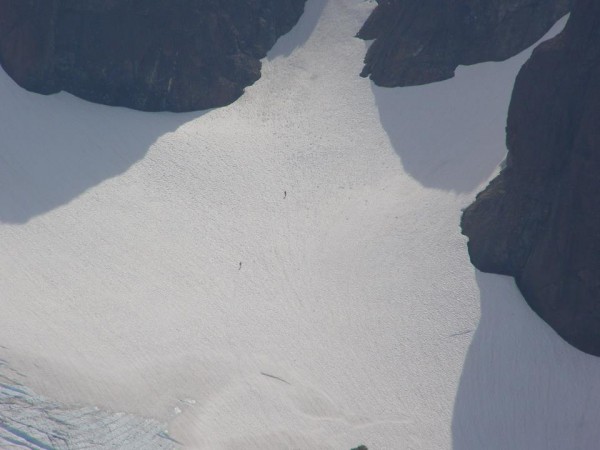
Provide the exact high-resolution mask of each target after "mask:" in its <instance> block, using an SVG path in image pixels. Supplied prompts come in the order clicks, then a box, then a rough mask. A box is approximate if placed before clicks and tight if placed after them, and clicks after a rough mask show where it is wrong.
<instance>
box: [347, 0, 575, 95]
mask: <svg viewBox="0 0 600 450" xmlns="http://www.w3.org/2000/svg"><path fill="white" fill-rule="evenodd" d="M378 3H379V4H378V6H377V7H376V8H375V10H374V11H373V13H372V15H371V16H370V17H369V19H368V20H367V22H366V23H365V24H364V26H363V27H362V29H361V30H360V31H359V33H358V37H360V38H362V39H366V40H371V39H375V42H373V44H372V45H371V47H370V48H369V50H368V52H367V56H366V58H365V67H364V69H363V71H362V73H361V75H362V76H365V77H366V76H370V77H371V79H372V80H373V81H374V82H375V83H376V84H378V85H380V86H389V87H391V86H410V85H418V84H426V83H431V82H434V81H441V80H445V79H448V78H451V77H453V76H454V70H455V69H456V67H457V66H459V65H461V64H463V65H469V64H475V63H479V62H483V61H501V60H504V59H507V58H509V57H511V56H513V55H515V54H517V53H519V52H520V51H521V50H524V49H525V48H527V47H529V46H530V45H532V44H533V43H535V42H536V41H537V40H538V39H540V38H541V37H542V36H543V35H544V34H545V33H546V31H548V29H549V28H550V27H551V26H552V25H553V24H554V23H556V21H557V20H558V19H559V18H560V17H562V16H563V15H564V14H565V13H567V12H568V10H569V6H570V0H454V1H448V0H378Z"/></svg>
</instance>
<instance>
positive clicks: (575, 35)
mask: <svg viewBox="0 0 600 450" xmlns="http://www.w3.org/2000/svg"><path fill="white" fill-rule="evenodd" d="M599 123H600V3H598V2H596V1H595V0H577V1H576V2H575V5H574V8H573V12H572V14H571V17H570V19H569V22H568V24H567V26H566V28H565V30H564V31H563V32H562V33H561V34H560V35H559V36H557V37H556V38H554V39H552V40H550V41H548V42H546V43H544V44H542V45H540V46H539V47H538V48H537V49H536V50H535V51H534V53H533V55H532V57H531V59H530V60H529V61H528V62H527V63H526V64H525V66H524V67H523V68H522V70H521V72H520V73H519V76H518V78H517V81H516V84H515V88H514V92H513V96H512V100H511V105H510V110H509V116H508V125H507V146H508V149H509V153H508V158H507V165H506V168H505V169H504V170H503V171H502V172H501V174H500V175H499V176H498V177H497V178H496V179H495V180H493V181H492V182H491V183H490V185H489V186H488V187H487V189H486V190H485V191H484V192H482V193H481V194H479V195H478V197H477V200H476V201H475V203H474V204H473V205H471V206H470V207H469V208H468V209H467V210H466V211H465V213H464V216H463V220H462V228H463V232H464V234H466V235H467V236H468V237H469V252H470V255H471V260H472V262H473V264H474V265H475V266H476V267H478V268H479V269H481V270H483V271H486V272H495V273H501V274H506V275H511V276H514V277H515V279H516V282H517V284H518V286H519V288H520V290H521V291H522V293H523V295H524V297H525V299H526V300H527V301H528V303H529V304H530V305H531V307H532V308H533V309H534V310H535V311H536V312H537V313H538V314H539V315H540V316H541V317H542V318H543V319H544V320H545V321H546V322H547V323H548V324H549V325H550V326H552V327H553V328H554V329H555V330H556V331H557V332H558V333H559V334H560V335H561V336H562V337H563V338H564V339H565V340H566V341H568V342H570V343H571V344H573V345H574V346H575V347H577V348H579V349H581V350H583V351H585V352H588V353H591V354H594V355H598V356H600V197H599V196H598V192H600V178H599V177H598V173H600V151H599V150H600V128H599V127H598V124H599Z"/></svg>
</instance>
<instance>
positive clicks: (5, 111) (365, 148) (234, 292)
mask: <svg viewBox="0 0 600 450" xmlns="http://www.w3.org/2000/svg"><path fill="white" fill-rule="evenodd" d="M373 6H374V3H373V2H365V1H362V0H329V1H328V2H324V1H317V0H309V1H308V4H307V12H306V14H305V15H304V17H303V18H302V19H301V22H300V23H299V25H298V26H297V27H296V28H295V29H294V30H292V32H291V33H290V34H288V35H286V36H284V37H282V38H281V39H280V40H279V42H278V43H277V45H276V47H275V48H274V49H273V50H272V52H271V53H270V54H269V56H268V57H267V58H266V59H265V61H264V68H263V77H262V79H261V80H260V81H259V82H257V83H256V84H255V85H254V86H252V87H250V88H248V89H247V92H246V94H245V95H244V96H243V97H242V98H241V99H240V100H239V101H237V102H236V103H234V104H233V105H231V106H228V107H226V108H222V109H218V110H210V111H205V112H202V113H194V114H180V115H176V114H168V113H165V114H145V113H139V112H134V111H129V110H124V109H119V108H108V107H103V106H98V105H92V104H89V103H86V102H83V101H81V100H78V99H75V98H73V97H72V96H70V95H67V94H59V95H55V96H51V97H42V96H38V95H34V94H30V93H27V92H24V91H22V90H20V89H18V88H17V87H16V86H15V85H14V83H12V82H11V81H10V80H9V79H8V78H7V76H6V75H4V74H2V75H0V91H1V93H2V98H3V105H4V107H3V108H2V110H1V111H0V135H1V136H2V150H1V151H0V221H1V222H2V223H1V224H0V273H2V277H1V278H0V293H1V296H2V309H3V314H2V315H1V316H0V343H2V348H0V358H2V359H3V360H5V361H6V362H7V364H8V365H10V367H11V368H12V370H13V371H14V373H16V372H18V373H19V374H21V375H22V376H23V377H25V378H24V379H23V380H22V383H23V384H26V385H27V386H28V388H31V389H33V390H35V392H37V393H39V394H40V395H44V396H45V397H47V398H52V399H54V400H53V401H55V402H60V404H61V405H82V404H87V405H96V406H98V407H100V408H102V410H105V411H107V412H106V414H107V415H110V414H111V413H109V412H108V411H124V412H127V413H128V414H129V416H128V417H132V418H134V417H137V418H135V419H131V420H132V421H133V422H135V423H134V424H133V425H132V426H131V427H130V428H129V429H128V430H129V431H131V432H132V433H134V432H135V433H138V432H139V433H142V430H141V429H140V428H138V427H139V426H140V425H139V423H140V421H141V420H142V419H140V418H141V417H152V418H154V419H156V420H158V422H156V423H159V422H168V423H169V431H170V436H173V438H174V439H176V440H177V441H179V442H181V443H183V444H184V447H185V448H192V449H241V448H244V449H259V448H260V449H282V448H298V449H315V448H318V449H344V448H346V449H349V448H352V447H356V446H357V445H359V444H361V443H362V444H365V445H367V446H368V447H369V448H370V449H375V450H377V449H449V448H454V449H456V450H463V449H473V450H476V449H477V450H479V449H482V448H485V449H507V448H511V449H521V448H527V449H564V448H578V449H593V448H596V445H597V442H598V441H599V438H600V436H599V434H600V433H599V432H598V431H597V430H598V427H597V426H596V424H597V423H598V420H599V419H600V406H598V405H600V389H599V388H597V386H598V383H597V380H598V379H600V362H599V361H598V360H597V359H596V358H592V357H589V356H586V355H583V354H581V353H579V352H577V351H576V350H574V349H572V348H570V347H569V346H567V345H566V344H565V343H563V342H562V341H561V340H560V339H559V338H558V337H557V336H555V335H554V333H553V332H551V330H550V329H549V328H548V327H547V326H545V325H544V324H543V323H542V322H541V321H540V320H539V319H538V318H537V317H536V316H535V315H534V314H533V313H532V312H531V311H530V310H529V309H528V308H527V307H526V305H525V303H524V302H523V300H522V298H521V297H520V295H519V294H518V292H517V290H516V288H515V287H514V283H513V282H512V280H510V279H507V278H503V277H498V276H491V275H482V274H478V273H476V272H475V270H474V269H473V268H472V266H471V265H470V263H469V260H468V255H467V252H466V245H465V239H464V237H462V236H461V235H460V231H459V226H458V224H459V220H460V212H461V208H463V207H465V206H466V205H468V204H469V203H470V202H471V201H472V199H473V198H474V195H475V194H476V192H477V191H478V190H479V189H480V188H481V187H483V185H485V183H486V182H487V180H488V179H489V178H490V177H491V176H493V175H494V172H495V170H497V169H496V168H497V166H498V164H499V163H500V162H501V160H502V159H503V158H504V154H505V148H504V124H505V117H506V112H507V107H508V102H509V98H510V92H511V88H512V84H513V82H514V78H515V76H516V73H517V71H518V69H519V67H520V66H521V65H522V63H523V62H524V61H525V60H526V58H527V55H528V52H524V53H523V54H521V55H519V56H517V57H515V58H513V59H511V60H509V61H507V62H504V63H490V64H480V65H477V66H473V67H469V68H461V69H459V70H458V72H457V77H456V78H455V79H453V80H449V81H447V82H443V83H436V84H433V85H429V86H424V87H416V88H407V89H383V88H378V87H373V86H371V85H370V82H369V81H368V80H364V79H361V78H359V77H358V75H357V74H358V73H359V72H360V70H361V62H362V58H363V57H364V54H365V49H366V45H367V44H365V43H364V42H362V41H360V40H358V39H355V38H353V36H354V35H355V34H356V32H357V31H358V29H359V28H360V25H361V24H362V23H363V21H364V20H365V18H366V17H367V15H368V14H369V12H370V10H371V9H372V8H373ZM240 263H241V264H240ZM470 330H475V331H474V332H471V333H469V332H468V331H470ZM266 374H268V375H266ZM283 381H285V382H283ZM7 386H10V384H8V383H7ZM6 392H7V391H6V390H2V395H6ZM11 392H13V394H14V395H17V394H18V393H17V392H14V391H11ZM28 392H29V391H28ZM11 395H12V394H11ZM32 395H33V394H32ZM57 404H58V403H57ZM34 406H35V404H34ZM64 408H70V407H67V406H64ZM38 409H39V408H38ZM107 417H108V416H107ZM111 417H112V416H111ZM3 423H4V422H3ZM87 425H89V426H93V424H91V423H88V424H87ZM4 430H5V431H6V428H4ZM13 431H14V430H13ZM146 431H148V430H146ZM8 432H9V433H10V432H12V431H10V430H9V431H8ZM149 432H150V433H151V434H150V435H146V436H153V434H152V433H153V431H152V430H150V431H149ZM13 434H14V433H13ZM142 434H143V433H142ZM142 434H139V436H141V435H142ZM23 438H24V436H20V437H19V436H18V435H17V437H14V436H13V437H12V438H11V439H15V440H18V439H23ZM36 439H39V438H36ZM40 442H42V441H40ZM161 443H162V444H164V445H166V444H165V442H163V441H161ZM30 444H31V442H30ZM30 444H24V445H30ZM15 445H16V444H15ZM31 445H33V444H31ZM35 445H38V444H35ZM38 447H39V445H38ZM42 448H43V447H42ZM146 448H152V447H151V446H150V444H149V445H148V447H146ZM159 448H160V447H159Z"/></svg>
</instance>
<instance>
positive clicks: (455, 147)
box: [372, 17, 567, 193]
mask: <svg viewBox="0 0 600 450" xmlns="http://www.w3.org/2000/svg"><path fill="white" fill-rule="evenodd" d="M566 20H567V17H564V18H563V19H561V20H560V21H558V22H557V23H556V24H555V25H554V26H553V27H552V29H551V30H550V31H549V32H548V33H547V34H546V36H544V37H543V38H542V39H541V40H540V41H539V42H541V41H544V40H546V39H549V38H550V37H552V36H554V35H556V34H558V33H559V32H560V30H562V28H563V27H564V25H565V23H566ZM536 46H537V43H536V44H534V45H533V46H531V47H530V48H529V49H527V50H524V51H523V52H521V53H520V54H518V55H517V56H514V57H512V58H511V59H509V60H507V61H503V62H491V63H482V64H477V65H474V66H469V67H464V66H461V67H459V68H458V69H457V70H456V76H455V77H454V78H452V79H449V80H446V81H442V82H438V83H432V84H429V85H425V86H415V87H405V88H394V89H390V88H381V87H378V86H375V85H374V84H372V89H373V93H374V96H375V101H376V103H377V107H378V110H379V116H380V120H381V124H382V126H383V128H384V130H385V131H386V133H387V134H388V136H389V139H390V142H391V144H392V146H393V147H394V149H395V151H396V152H397V153H398V155H399V156H400V158H401V159H402V164H403V166H404V169H405V170H406V172H407V173H408V174H410V175H411V176H412V177H414V178H415V179H416V180H417V181H418V182H419V183H421V184H422V185H423V186H424V187H429V188H437V189H443V190H447V191H455V192H459V193H460V192H465V193H466V192H471V191H473V190H474V189H476V188H477V187H478V186H479V185H480V184H481V183H483V182H485V181H486V180H488V179H489V177H490V175H491V174H492V172H493V171H494V170H495V169H496V167H497V166H498V164H499V163H500V161H502V160H503V159H504V156H505V154H506V146H505V144H504V143H505V126H506V119H507V115H508V105H509V103H510V98H511V95H512V89H513V85H514V82H515V79H516V76H517V74H518V72H519V70H520V68H521V66H522V65H523V64H524V63H525V61H527V59H528V58H529V56H530V55H531V52H532V51H533V49H534V48H535V47H536Z"/></svg>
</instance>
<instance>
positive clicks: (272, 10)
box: [0, 0, 305, 111]
mask: <svg viewBox="0 0 600 450" xmlns="http://www.w3.org/2000/svg"><path fill="white" fill-rule="evenodd" d="M304 3H305V0H0V62H1V63H2V66H3V67H4V69H5V70H6V71H7V73H8V74H9V75H10V76H11V77H12V78H13V79H14V80H15V81H16V82H17V83H18V84H19V85H21V86H22V87H24V88H26V89H28V90H31V91H34V92H39V93H44V94H50V93H55V92H58V91H61V90H65V91H68V92H71V93H72V94H75V95H77V96H79V97H82V98H84V99H87V100H91V101H93V102H98V103H104V104H107V105H119V106H128V107H131V108H136V109H141V110H148V111H155V110H170V111H189V110H197V109H205V108H211V107H215V106H222V105H226V104H228V103H231V102H232V101H234V100H236V99H237V98H238V97H239V96H240V95H241V94H242V92H243V90H244V87H245V86H248V85H250V84H252V83H254V82H255V81H256V80H257V79H258V78H259V77H260V67H261V64H260V61H259V59H260V58H262V57H264V56H265V55H266V53H267V51H268V50H269V49H270V48H271V47H272V46H273V44H274V43H275V41H276V40H277V38H278V37H279V36H281V35H282V34H284V33H286V32H287V31H289V30H290V29H291V28H292V27H293V25H294V24H295V23H296V22H297V20H298V19H299V17H300V15H301V14H302V12H303V10H304Z"/></svg>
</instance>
